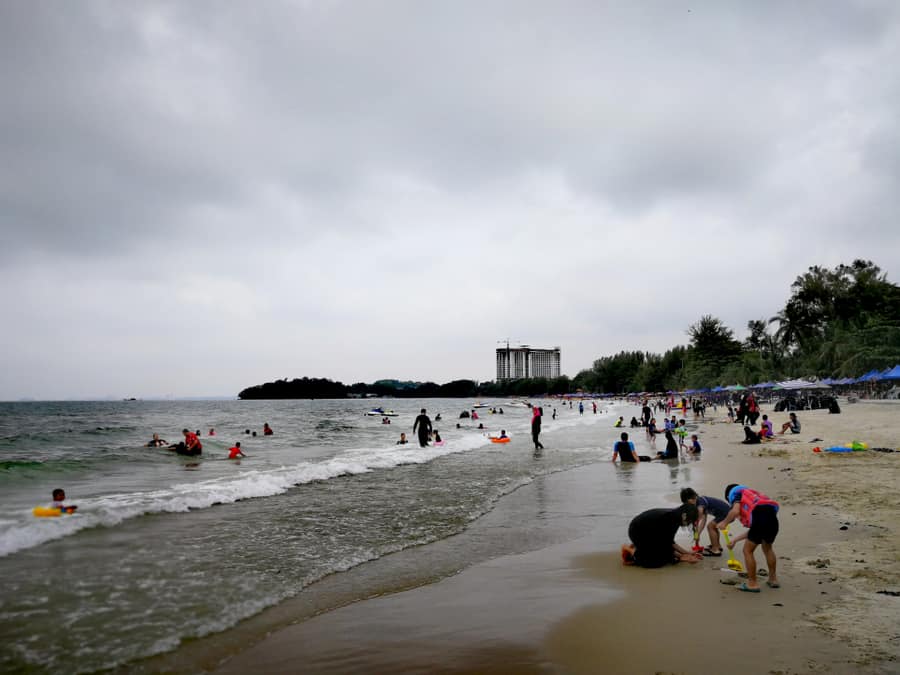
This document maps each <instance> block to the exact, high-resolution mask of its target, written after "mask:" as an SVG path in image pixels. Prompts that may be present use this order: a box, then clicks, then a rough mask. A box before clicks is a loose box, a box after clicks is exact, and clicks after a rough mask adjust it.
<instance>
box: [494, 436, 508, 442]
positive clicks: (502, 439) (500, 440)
mask: <svg viewBox="0 0 900 675" xmlns="http://www.w3.org/2000/svg"><path fill="white" fill-rule="evenodd" d="M491 443H509V436H506V437H504V438H497V437H496V436H491Z"/></svg>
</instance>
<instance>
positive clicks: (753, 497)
mask: <svg viewBox="0 0 900 675" xmlns="http://www.w3.org/2000/svg"><path fill="white" fill-rule="evenodd" d="M757 506H774V507H775V510H776V511H777V510H778V502H776V501H775V500H774V499H771V498H770V497H767V496H766V495H764V494H763V493H762V492H757V491H756V490H751V489H750V488H744V489H743V490H742V491H741V525H743V526H744V527H750V523H751V521H752V519H753V509H755V508H756V507H757Z"/></svg>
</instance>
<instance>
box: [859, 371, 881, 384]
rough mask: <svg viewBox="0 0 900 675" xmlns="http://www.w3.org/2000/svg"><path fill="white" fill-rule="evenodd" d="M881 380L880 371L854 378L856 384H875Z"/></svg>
mask: <svg viewBox="0 0 900 675" xmlns="http://www.w3.org/2000/svg"><path fill="white" fill-rule="evenodd" d="M880 379H881V371H880V370H870V371H869V372H868V373H866V374H865V375H860V376H859V377H857V378H856V381H857V382H875V381H877V380H880Z"/></svg>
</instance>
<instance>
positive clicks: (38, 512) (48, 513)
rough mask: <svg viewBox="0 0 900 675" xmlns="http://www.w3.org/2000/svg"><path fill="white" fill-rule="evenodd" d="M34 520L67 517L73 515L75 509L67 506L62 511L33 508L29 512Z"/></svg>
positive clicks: (49, 508)
mask: <svg viewBox="0 0 900 675" xmlns="http://www.w3.org/2000/svg"><path fill="white" fill-rule="evenodd" d="M31 512H32V513H33V514H34V516H35V517H36V518H56V517H58V516H61V515H63V514H65V515H67V516H69V515H72V514H73V513H75V508H74V507H71V506H67V507H66V508H64V509H58V508H53V507H50V506H35V507H34V509H32V511H31Z"/></svg>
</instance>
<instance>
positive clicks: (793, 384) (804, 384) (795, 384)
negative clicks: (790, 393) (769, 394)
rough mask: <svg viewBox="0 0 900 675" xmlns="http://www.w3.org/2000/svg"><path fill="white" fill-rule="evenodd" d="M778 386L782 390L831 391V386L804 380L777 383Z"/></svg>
mask: <svg viewBox="0 0 900 675" xmlns="http://www.w3.org/2000/svg"><path fill="white" fill-rule="evenodd" d="M778 386H779V387H781V388H782V389H790V390H799V389H831V385H828V384H825V383H824V382H808V381H806V380H787V381H785V382H779V383H778Z"/></svg>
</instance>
